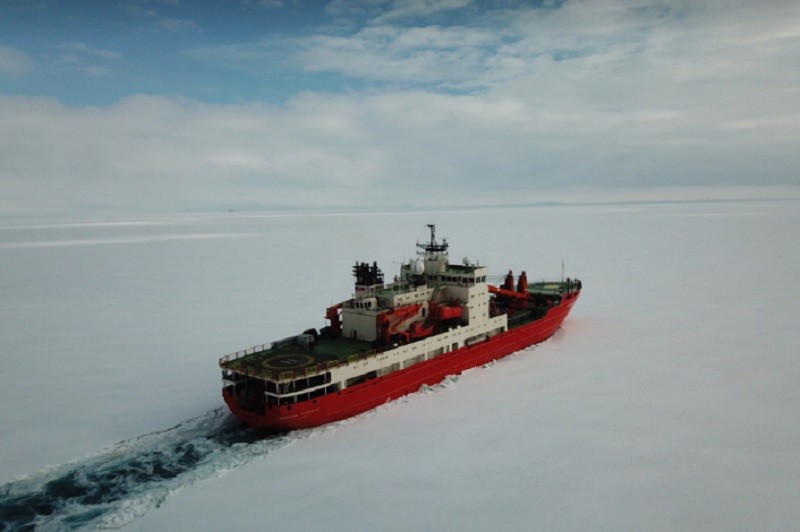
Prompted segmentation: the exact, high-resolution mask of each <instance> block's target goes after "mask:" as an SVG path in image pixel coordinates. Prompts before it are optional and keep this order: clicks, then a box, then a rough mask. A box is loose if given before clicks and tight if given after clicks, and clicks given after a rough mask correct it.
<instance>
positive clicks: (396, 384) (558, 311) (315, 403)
mask: <svg viewBox="0 0 800 532" xmlns="http://www.w3.org/2000/svg"><path fill="white" fill-rule="evenodd" d="M579 295H580V292H579V291H576V292H572V293H571V294H570V295H569V296H568V297H565V298H564V300H563V301H562V302H561V304H560V305H558V306H557V307H554V308H552V309H550V310H549V311H548V312H547V314H546V315H545V316H544V317H542V318H541V319H538V320H536V321H533V322H531V323H528V324H525V325H521V326H519V327H516V328H514V329H511V330H509V331H506V332H504V333H501V334H498V335H496V336H494V337H492V338H491V339H490V340H488V341H486V342H483V343H480V344H475V345H471V346H467V347H463V348H461V349H458V350H456V351H452V352H450V353H445V354H443V355H441V356H439V357H437V358H434V359H432V360H428V361H426V362H421V363H419V364H416V365H414V366H412V367H410V368H407V369H404V370H400V371H395V372H393V373H390V374H389V375H386V376H383V377H378V378H376V379H372V380H369V381H367V382H364V383H362V384H358V385H355V386H351V387H348V388H345V389H344V390H342V391H341V392H337V393H332V394H329V395H324V396H321V397H318V398H316V399H313V400H310V401H305V402H301V403H296V404H292V405H282V406H278V405H270V406H267V407H265V409H264V411H263V413H257V412H252V411H250V410H245V409H242V408H240V407H239V406H238V404H237V401H236V397H235V396H234V394H233V392H232V390H231V389H230V388H225V389H223V392H222V396H223V398H224V399H225V403H227V405H228V407H229V408H230V410H231V412H232V413H233V414H235V415H236V416H237V417H238V418H239V419H241V420H242V421H244V422H245V423H247V424H248V425H250V426H252V427H256V428H262V429H269V430H275V431H284V430H293V429H304V428H311V427H316V426H319V425H323V424H325V423H331V422H333V421H339V420H342V419H346V418H349V417H352V416H355V415H357V414H360V413H362V412H366V411H367V410H371V409H373V408H375V407H377V406H380V405H381V404H384V403H386V402H387V401H392V400H394V399H398V398H400V397H402V396H404V395H407V394H409V393H413V392H416V391H418V390H419V389H420V387H421V386H423V385H429V386H430V385H434V384H437V383H439V382H441V381H442V380H443V379H444V378H445V377H447V376H448V375H457V374H459V373H461V372H462V371H464V370H466V369H469V368H473V367H476V366H480V365H482V364H486V363H488V362H491V361H492V360H496V359H499V358H502V357H504V356H506V355H509V354H511V353H514V352H516V351H519V350H521V349H524V348H526V347H529V346H531V345H534V344H537V343H539V342H542V341H544V340H546V339H547V338H549V337H550V336H552V335H553V333H555V331H556V330H557V329H558V328H559V327H560V326H561V324H562V323H563V322H564V320H565V319H566V317H567V315H568V314H569V311H570V310H571V308H572V305H573V304H574V303H575V302H576V301H577V300H578V296H579Z"/></svg>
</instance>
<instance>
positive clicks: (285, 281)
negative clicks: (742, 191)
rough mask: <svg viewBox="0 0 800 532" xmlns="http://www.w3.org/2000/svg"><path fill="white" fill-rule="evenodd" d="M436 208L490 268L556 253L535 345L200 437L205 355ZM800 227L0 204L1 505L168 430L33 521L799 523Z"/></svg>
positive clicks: (676, 219)
mask: <svg viewBox="0 0 800 532" xmlns="http://www.w3.org/2000/svg"><path fill="white" fill-rule="evenodd" d="M426 223H436V224H437V235H439V236H443V237H446V238H447V239H448V241H449V242H450V244H451V259H452V260H454V261H459V260H460V259H461V257H462V256H465V255H466V256H469V257H470V258H471V259H473V260H479V261H480V262H481V263H486V264H488V265H489V268H490V270H491V271H492V273H495V274H502V273H505V271H506V270H508V269H509V268H511V269H513V270H514V271H515V272H519V271H521V270H523V269H524V270H526V271H527V272H528V277H529V279H531V280H536V279H539V278H541V277H544V276H547V277H560V275H561V260H562V259H563V260H564V261H565V262H566V268H567V275H569V276H574V277H579V278H580V279H581V280H582V281H583V282H584V291H583V294H582V296H581V300H580V301H579V302H578V304H577V305H576V307H575V308H574V310H573V313H572V314H571V316H570V317H569V318H568V319H567V321H566V322H565V325H564V327H563V328H562V329H561V331H559V332H558V333H557V334H556V336H555V337H554V338H553V339H551V340H550V341H548V342H546V343H544V344H541V345H540V346H538V347H536V348H535V349H528V350H526V351H523V352H520V353H517V354H514V355H512V356H510V357H508V358H506V359H503V360H501V361H499V362H497V363H496V364H494V365H492V366H491V367H487V368H477V369H474V370H470V371H468V372H466V373H465V374H463V375H461V376H459V377H458V378H454V379H451V380H448V381H446V382H444V383H442V384H441V385H440V386H437V387H434V388H432V389H429V390H424V391H423V392H421V393H417V394H413V395H411V396H408V397H406V398H404V399H401V400H399V401H397V402H394V403H391V404H388V405H385V406H383V407H381V408H379V409H377V410H375V411H372V412H370V413H367V414H365V415H362V416H359V417H357V418H354V419H351V420H347V421H344V422H342V423H338V424H334V425H331V426H327V427H323V428H320V429H314V430H310V431H303V432H301V433H298V434H294V435H290V436H289V437H285V438H283V439H280V440H276V441H257V442H255V443H253V442H252V441H251V440H250V439H249V436H246V435H245V436H244V437H241V439H240V440H236V441H235V442H233V443H232V444H231V442H229V441H227V440H226V441H225V442H224V444H221V446H220V445H217V443H218V440H219V438H217V439H213V438H212V439H208V438H206V436H207V435H208V434H211V433H214V434H217V433H218V432H219V431H220V430H221V429H225V428H226V427H230V426H233V425H231V424H230V423H231V420H230V419H229V416H227V415H226V414H225V413H224V411H221V410H219V409H220V407H221V406H222V398H221V396H220V382H219V370H218V368H217V358H218V357H220V356H221V355H224V354H226V353H228V352H231V351H235V350H238V349H240V348H244V347H248V346H250V345H254V344H260V343H262V342H264V341H268V340H271V339H275V338H280V337H283V336H286V335H288V334H293V333H297V332H300V331H302V330H304V329H306V328H308V327H311V326H316V327H320V326H322V325H323V324H324V320H323V315H324V309H325V307H326V306H327V305H328V304H330V303H331V302H335V301H339V300H341V299H342V298H343V297H346V296H347V295H348V294H349V293H350V292H351V290H352V276H351V267H352V264H353V263H354V262H355V261H356V260H359V261H360V260H364V261H372V260H376V261H377V262H378V265H379V266H380V267H381V268H382V269H383V271H384V272H385V273H386V274H387V277H391V276H392V275H394V274H395V273H397V270H398V268H399V262H401V261H403V260H406V259H408V258H409V257H410V256H412V255H413V253H414V251H415V247H414V243H415V242H416V240H417V239H421V240H424V239H425V238H426V236H427V230H426V228H425V224H426ZM798 234H800V202H798V201H776V202H757V201H753V202H735V203H684V204H633V205H585V206H538V207H529V208H522V207H520V208H495V209H473V210H464V211H444V212H433V211H428V212H408V213H376V214H364V213H357V214H353V213H350V214H341V213H340V214H295V215H269V214H240V213H224V214H207V215H183V216H177V215H175V216H162V217H152V218H149V219H125V220H91V221H86V220H80V221H77V220H76V221H73V222H70V223H67V222H65V221H63V220H59V221H54V220H32V219H10V218H5V219H0V301H2V305H0V324H2V325H1V327H2V331H0V332H2V334H0V362H2V372H0V387H1V388H0V389H2V405H1V406H0V423H1V424H2V427H3V431H2V432H0V483H5V484H4V485H3V486H0V509H2V505H6V507H8V506H9V505H10V501H12V499H13V497H14V496H16V494H18V493H21V491H20V490H22V491H24V490H25V489H27V490H29V492H30V493H40V492H41V493H45V494H46V493H48V491H47V489H45V488H48V489H49V487H52V484H48V482H51V481H52V480H53V479H55V478H60V477H58V475H60V474H61V473H63V472H64V471H71V470H73V469H75V468H73V469H70V468H71V467H72V466H70V464H73V465H75V464H77V465H76V467H77V469H75V470H81V471H87V469H81V468H83V467H84V465H85V464H92V467H94V468H95V469H94V470H93V471H97V470H103V469H104V468H107V467H110V466H107V465H104V464H107V463H111V462H113V461H114V460H118V459H119V457H120V456H121V454H123V453H125V452H130V450H131V449H134V450H137V449H138V451H137V452H139V451H141V450H142V449H145V448H146V450H147V453H149V455H148V456H159V457H160V456H162V455H163V452H167V451H163V449H167V448H170V449H172V450H173V451H174V450H175V449H177V448H180V449H182V451H181V452H184V451H185V445H183V444H181V445H175V442H176V441H178V439H179V438H178V435H179V436H180V438H184V440H185V441H191V442H193V443H192V449H200V450H199V451H197V453H195V454H197V455H198V456H197V457H196V460H195V461H194V462H191V461H190V462H191V463H189V465H187V466H186V468H185V469H183V470H180V471H178V472H176V473H175V475H173V476H171V477H170V476H169V475H167V476H166V477H169V478H168V480H165V482H167V483H166V484H163V485H160V487H157V489H156V488H153V489H151V488H147V489H144V490H140V491H136V490H135V489H132V490H129V491H125V492H124V493H123V494H122V495H120V496H119V498H118V499H117V500H116V501H115V502H114V504H109V503H107V502H106V503H103V504H99V505H98V507H97V508H95V510H96V514H94V513H93V514H91V515H89V517H86V515H88V514H86V515H84V517H82V518H81V519H82V520H81V519H78V520H76V521H64V520H63V519H62V520H60V518H59V515H60V514H59V512H61V514H66V513H70V512H73V513H74V512H75V508H74V506H75V505H74V504H73V505H72V507H70V505H69V504H68V505H67V506H66V507H65V508H66V509H63V508H62V509H61V510H58V511H57V512H56V514H54V515H51V516H49V517H48V516H42V517H40V519H42V521H40V522H41V523H42V524H44V526H45V528H46V527H47V525H48V523H49V524H50V526H53V527H67V526H70V524H72V525H73V526H79V525H81V524H89V525H90V526H97V525H103V526H119V525H126V524H127V527H126V529H132V530H138V529H140V530H174V529H176V528H179V529H185V530H225V529H236V528H238V529H244V528H243V527H255V526H258V527H259V528H262V529H265V528H268V529H284V530H287V529H288V530H317V529H320V530H321V529H333V530H337V529H345V528H348V529H355V530H376V529H380V530H384V531H386V530H408V529H417V530H419V529H445V530H615V531H618V530H692V529H694V530H745V529H755V530H779V529H780V530H790V529H794V528H796V526H797V523H800V489H798V486H800V452H798V451H799V450H800V388H799V387H798V383H799V382H800V359H798V352H800V303H799V301H800V282H798V280H797V275H798V264H800V238H798ZM234 425H235V424H234ZM207 426H210V427H211V428H210V429H209V431H210V432H203V431H204V430H206V429H205V427H207ZM173 427H174V428H173ZM167 429H169V430H167ZM164 431H166V432H164ZM223 432H224V431H223ZM198 434H200V437H198ZM226 434H227V433H226ZM163 438H167V439H168V440H169V441H168V442H167V443H166V444H163V441H165V440H163ZM176 438H178V439H176ZM187 438H188V439H187ZM215 438H216V437H215ZM236 438H239V436H236ZM223 439H224V438H223ZM184 440H180V441H184ZM199 441H203V442H211V443H204V444H202V445H201V444H199V443H198V442H199ZM120 442H122V443H120ZM162 444H163V445H162ZM182 445H183V446H182ZM162 451H163V452H162ZM87 467H88V466H87ZM82 474H84V473H82ZM166 477H165V478H166ZM92 478H93V477H92ZM14 479H16V480H14ZM12 481H13V482H12ZM129 482H132V480H129ZM153 494H155V495H153ZM26 500H27V499H26ZM83 504H84V505H86V504H88V503H86V502H84V503H83ZM158 505H160V506H159V507H156V506H158ZM6 509H7V508H6ZM84 510H86V508H84ZM89 510H91V508H89ZM142 514H143V515H142ZM62 517H63V515H62ZM2 526H3V525H0V528H2Z"/></svg>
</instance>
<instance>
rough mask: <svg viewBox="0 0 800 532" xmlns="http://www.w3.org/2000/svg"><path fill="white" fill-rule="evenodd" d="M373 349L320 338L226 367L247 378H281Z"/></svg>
mask: <svg viewBox="0 0 800 532" xmlns="http://www.w3.org/2000/svg"><path fill="white" fill-rule="evenodd" d="M371 349H372V345H371V344H370V343H369V342H363V341H359V340H353V339H350V338H343V337H339V338H331V337H327V336H319V337H318V338H317V340H316V342H314V343H313V344H312V345H310V346H303V345H299V344H297V343H293V342H284V343H279V344H276V345H273V346H272V348H270V349H267V350H264V351H257V352H255V353H252V354H250V355H246V356H243V357H241V358H237V359H235V360H230V361H229V362H227V364H226V366H225V367H226V368H227V369H230V370H232V371H237V372H240V373H246V374H248V375H249V374H254V375H255V376H263V377H266V378H278V376H279V375H280V374H281V373H284V372H293V373H294V374H298V373H300V374H303V373H307V372H308V370H310V369H311V368H314V369H319V367H320V365H323V366H326V367H327V365H329V364H337V363H343V362H346V361H347V360H348V359H349V358H350V357H352V356H358V355H359V354H364V353H366V352H369V351H370V350H371Z"/></svg>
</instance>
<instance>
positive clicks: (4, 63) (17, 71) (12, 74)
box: [0, 46, 33, 79]
mask: <svg viewBox="0 0 800 532" xmlns="http://www.w3.org/2000/svg"><path fill="white" fill-rule="evenodd" d="M32 69H33V62H32V61H31V60H30V59H29V58H28V56H27V55H25V54H24V53H22V52H20V51H19V50H15V49H14V48H10V47H8V46H0V76H7V77H9V78H12V79H17V78H20V77H22V76H24V75H25V74H27V73H28V72H30V71H31V70H32Z"/></svg>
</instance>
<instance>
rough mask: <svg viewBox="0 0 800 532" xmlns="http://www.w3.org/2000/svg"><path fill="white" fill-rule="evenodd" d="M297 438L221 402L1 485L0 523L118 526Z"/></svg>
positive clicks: (16, 526)
mask: <svg viewBox="0 0 800 532" xmlns="http://www.w3.org/2000/svg"><path fill="white" fill-rule="evenodd" d="M298 437H303V434H302V433H297V432H295V433H292V434H291V435H289V434H278V435H275V434H273V435H268V434H265V433H264V432H261V431H256V430H254V429H250V428H246V427H244V426H242V425H241V424H239V422H238V421H236V420H235V419H234V418H233V417H232V416H229V415H228V414H226V413H225V412H224V411H223V409H221V408H220V409H217V410H214V411H211V412H209V413H207V414H205V415H203V416H200V417H197V418H194V419H191V420H189V421H185V422H183V423H181V424H179V425H177V426H175V427H173V428H171V429H168V430H164V431H160V432H155V433H151V434H146V435H144V436H139V437H136V438H133V439H130V440H127V441H123V442H120V443H117V444H115V445H112V446H110V447H107V448H105V449H103V450H101V451H99V452H98V453H95V454H93V455H90V456H87V457H84V458H81V459H77V460H74V461H71V462H67V463H65V464H61V465H58V466H52V467H48V468H45V469H42V470H40V471H37V472H35V473H32V474H30V475H27V476H25V477H23V478H20V479H18V480H14V481H12V482H9V483H7V484H5V485H4V486H0V530H33V529H36V530H63V529H80V528H118V527H120V526H123V525H125V524H126V523H128V522H130V521H131V520H133V519H135V518H136V517H138V516H140V515H142V514H144V513H146V512H147V511H148V510H150V509H152V508H155V507H158V506H159V505H160V504H161V503H162V502H163V501H164V499H166V497H167V496H169V495H170V494H174V493H176V492H177V491H179V490H181V489H182V488H184V487H186V486H190V485H192V484H194V483H195V482H197V481H198V480H202V479H204V478H210V477H214V476H218V475H220V474H223V473H225V472H226V471H229V470H231V469H233V468H235V467H238V466H240V465H242V464H245V463H247V462H249V461H250V460H252V459H253V458H254V457H257V456H263V455H265V454H268V453H270V452H272V451H273V450H275V449H277V448H280V447H282V446H284V445H286V444H287V443H288V442H289V441H291V440H292V439H297V438H298Z"/></svg>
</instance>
